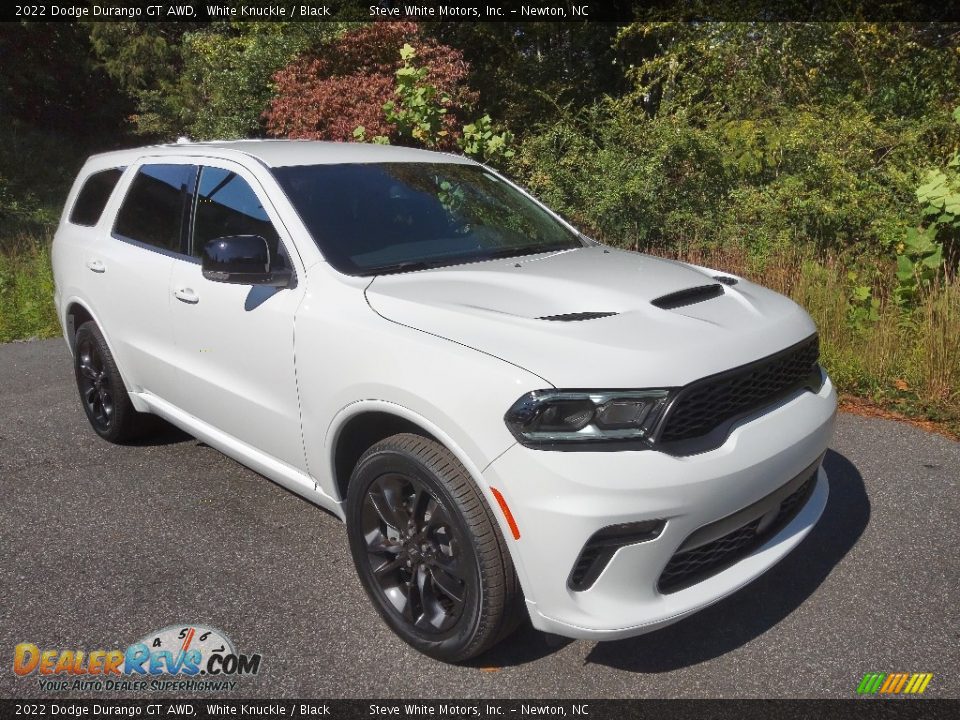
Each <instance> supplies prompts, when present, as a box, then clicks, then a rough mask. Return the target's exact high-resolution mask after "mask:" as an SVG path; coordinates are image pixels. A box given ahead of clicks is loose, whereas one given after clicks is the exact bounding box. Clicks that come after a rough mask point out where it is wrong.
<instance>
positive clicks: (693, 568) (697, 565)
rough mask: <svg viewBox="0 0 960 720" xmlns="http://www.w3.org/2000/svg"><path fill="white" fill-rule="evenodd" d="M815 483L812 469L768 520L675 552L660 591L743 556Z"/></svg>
mask: <svg viewBox="0 0 960 720" xmlns="http://www.w3.org/2000/svg"><path fill="white" fill-rule="evenodd" d="M816 483H817V473H816V470H814V472H813V474H812V475H811V476H810V477H809V478H808V479H807V480H806V482H804V483H803V484H802V485H801V486H800V487H799V488H797V489H796V490H794V491H793V493H791V494H790V495H788V496H787V497H786V498H784V499H783V500H782V501H781V502H780V509H779V510H778V511H777V515H776V517H775V518H774V519H773V521H772V522H770V521H769V520H768V521H767V522H766V523H764V517H759V518H756V519H754V520H751V521H750V522H748V523H746V524H745V525H742V526H741V527H738V528H737V529H736V530H733V531H732V532H729V533H727V534H726V535H724V536H723V537H720V538H717V539H716V540H713V541H712V542H709V543H706V544H705V545H700V546H699V547H695V548H692V549H690V550H684V551H682V552H677V553H676V554H675V555H674V556H673V557H672V558H670V562H669V563H667V567H666V568H664V570H663V573H661V575H660V581H659V583H658V587H659V589H660V592H662V593H671V592H676V591H678V590H683V589H684V588H686V587H690V586H691V585H694V584H696V583H698V582H701V581H702V580H706V579H707V578H708V577H710V576H711V575H716V574H717V573H718V572H720V571H722V570H725V569H726V568H728V567H730V566H731V565H733V564H734V563H736V562H738V561H739V560H742V559H743V558H745V557H746V556H747V555H749V554H750V553H751V552H753V551H754V550H755V549H756V548H758V547H760V546H761V545H763V543H765V542H766V541H767V540H769V539H770V538H772V537H773V536H774V535H776V534H777V533H778V532H780V531H781V530H782V529H783V528H784V527H786V526H787V524H788V523H789V522H790V521H791V520H793V518H795V517H796V516H797V513H799V512H800V510H801V509H802V508H803V506H804V505H805V504H806V501H807V500H808V499H809V497H810V494H811V493H812V492H813V488H814V486H815V485H816Z"/></svg>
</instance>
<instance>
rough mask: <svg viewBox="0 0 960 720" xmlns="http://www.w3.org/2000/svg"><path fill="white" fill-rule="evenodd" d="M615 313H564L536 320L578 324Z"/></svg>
mask: <svg viewBox="0 0 960 720" xmlns="http://www.w3.org/2000/svg"><path fill="white" fill-rule="evenodd" d="M616 314H617V313H615V312H578V313H564V314H563V315H544V316H543V317H539V318H537V320H553V321H555V322H579V321H580V320H596V319H597V318H604V317H610V316H611V315H616Z"/></svg>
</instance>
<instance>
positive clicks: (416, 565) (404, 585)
mask: <svg viewBox="0 0 960 720" xmlns="http://www.w3.org/2000/svg"><path fill="white" fill-rule="evenodd" d="M363 536H364V538H365V540H366V543H367V561H368V562H369V563H370V569H371V570H372V572H373V577H374V578H375V579H376V582H377V585H378V586H379V588H380V591H381V592H382V593H383V595H384V597H385V598H386V599H387V600H388V601H389V602H390V603H391V605H392V606H393V607H394V609H395V610H396V611H397V612H398V613H400V614H401V615H402V616H403V617H404V619H405V620H406V621H407V622H408V623H410V624H411V625H413V626H414V627H415V628H417V629H418V630H420V631H422V632H424V633H427V634H439V633H444V632H446V631H448V630H450V628H451V627H453V625H454V624H455V623H456V621H457V620H458V619H459V618H460V616H461V615H462V614H463V606H464V599H465V597H466V593H467V584H468V580H469V568H468V567H466V563H465V562H464V561H463V553H462V552H461V548H462V547H463V545H464V544H465V542H466V540H465V539H464V538H463V537H462V536H461V534H460V533H459V531H458V530H457V528H456V525H455V524H454V523H453V522H452V521H451V519H450V515H449V513H448V512H447V509H446V508H445V507H444V506H443V504H442V503H441V501H440V500H439V499H438V498H437V497H436V495H434V494H433V493H432V492H431V491H430V489H429V488H427V486H426V485H425V484H424V483H423V482H421V481H420V480H418V479H417V478H415V477H411V476H409V475H401V474H398V473H386V474H384V475H381V476H380V477H378V478H377V479H376V480H374V481H373V483H372V484H371V485H370V487H369V488H368V490H367V493H366V496H365V497H364V503H363Z"/></svg>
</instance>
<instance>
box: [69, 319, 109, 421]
mask: <svg viewBox="0 0 960 720" xmlns="http://www.w3.org/2000/svg"><path fill="white" fill-rule="evenodd" d="M77 386H78V387H79V390H80V398H81V400H82V401H83V406H84V410H86V412H87V417H88V418H90V422H91V424H92V425H93V426H94V428H95V429H96V430H97V431H98V432H100V433H105V432H109V431H110V423H111V422H112V420H113V407H114V403H113V394H112V393H113V390H112V388H111V386H110V377H109V376H108V375H107V371H106V368H105V367H104V362H103V357H102V356H101V355H100V350H99V348H98V347H97V345H96V344H95V343H94V341H93V337H92V335H90V334H87V335H84V336H83V337H82V338H81V339H80V340H78V342H77Z"/></svg>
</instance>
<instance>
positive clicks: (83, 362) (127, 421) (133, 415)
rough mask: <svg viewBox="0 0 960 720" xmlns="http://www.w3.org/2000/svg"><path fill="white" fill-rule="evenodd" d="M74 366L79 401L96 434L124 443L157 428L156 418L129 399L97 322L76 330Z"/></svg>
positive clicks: (88, 323) (85, 324)
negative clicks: (137, 409) (136, 407)
mask: <svg viewBox="0 0 960 720" xmlns="http://www.w3.org/2000/svg"><path fill="white" fill-rule="evenodd" d="M73 369H74V374H75V375H76V378H77V390H78V391H79V393H80V403H81V405H82V406H83V411H84V413H86V416H87V419H88V420H89V421H90V425H91V426H92V427H93V429H94V430H95V431H96V433H97V435H99V436H100V437H102V438H103V439H104V440H109V441H110V442H113V443H122V442H127V441H129V440H133V439H135V438H137V437H140V436H142V435H144V434H145V433H146V432H149V431H151V430H153V429H155V427H156V423H155V422H154V421H155V420H156V418H155V417H154V416H153V415H148V414H146V413H139V412H137V411H136V409H135V408H134V407H133V403H132V402H130V396H129V394H127V388H126V386H125V385H124V384H123V378H122V377H121V376H120V370H119V369H118V368H117V363H116V361H115V360H114V359H113V355H112V354H111V353H110V348H109V347H108V346H107V341H106V340H105V339H104V337H103V333H101V332H100V328H98V327H97V325H96V323H94V322H85V323H83V325H81V326H80V327H79V328H78V329H77V334H76V336H75V338H74V343H73Z"/></svg>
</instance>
